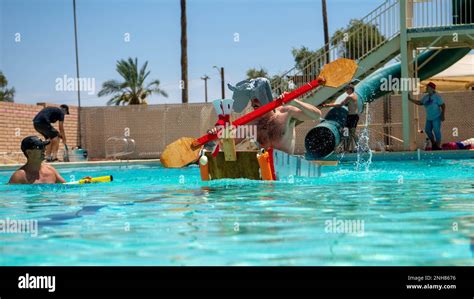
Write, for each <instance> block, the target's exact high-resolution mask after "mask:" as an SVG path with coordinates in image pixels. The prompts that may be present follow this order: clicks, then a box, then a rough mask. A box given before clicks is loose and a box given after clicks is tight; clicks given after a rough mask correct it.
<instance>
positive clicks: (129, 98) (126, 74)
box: [98, 58, 168, 106]
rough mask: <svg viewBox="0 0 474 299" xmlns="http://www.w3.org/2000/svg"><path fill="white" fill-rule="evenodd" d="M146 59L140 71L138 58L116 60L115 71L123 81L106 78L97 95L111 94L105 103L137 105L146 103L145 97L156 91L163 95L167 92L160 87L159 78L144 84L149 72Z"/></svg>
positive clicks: (166, 95) (165, 95)
mask: <svg viewBox="0 0 474 299" xmlns="http://www.w3.org/2000/svg"><path fill="white" fill-rule="evenodd" d="M147 65H148V61H146V62H145V63H144V64H143V65H142V67H141V68H140V71H138V60H137V58H135V60H133V59H132V58H128V60H124V59H122V60H119V61H117V68H116V70H117V72H118V73H119V74H120V76H122V78H123V79H124V81H123V82H119V81H117V80H108V81H105V82H104V83H103V84H102V90H101V91H99V94H98V95H99V97H101V96H105V95H113V97H112V98H111V99H110V100H109V101H108V102H107V105H112V104H115V105H117V106H118V105H120V104H122V105H125V104H129V105H138V104H147V102H146V99H147V97H148V96H149V95H151V94H153V93H156V94H159V95H162V96H164V97H168V94H167V93H166V92H165V91H163V90H162V89H161V88H160V80H154V81H152V82H150V83H148V84H147V85H146V86H145V85H144V84H145V79H146V78H147V77H148V75H149V74H150V71H147V70H146V67H147Z"/></svg>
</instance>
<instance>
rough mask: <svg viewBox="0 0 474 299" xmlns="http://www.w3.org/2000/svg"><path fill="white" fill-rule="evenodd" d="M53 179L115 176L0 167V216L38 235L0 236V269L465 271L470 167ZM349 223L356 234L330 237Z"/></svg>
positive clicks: (120, 173)
mask: <svg viewBox="0 0 474 299" xmlns="http://www.w3.org/2000/svg"><path fill="white" fill-rule="evenodd" d="M60 172H61V173H62V174H63V176H64V177H65V178H68V179H69V178H70V176H74V177H75V178H80V177H82V176H85V175H92V176H100V175H107V174H112V175H113V176H114V178H115V180H114V181H113V182H112V183H104V184H95V185H80V186H79V185H77V186H71V185H70V186H66V185H54V186H8V185H5V184H4V183H6V182H7V180H8V178H9V175H10V174H11V172H10V171H8V172H7V171H1V172H0V184H1V185H0V220H1V219H6V218H9V219H33V220H37V221H38V226H39V227H38V235H37V236H36V237H34V236H31V234H13V233H8V234H7V233H0V241H1V242H0V244H1V245H0V265H474V259H473V255H474V253H473V251H474V248H473V247H474V245H473V243H474V230H473V228H474V160H442V161H429V162H428V161H411V162H375V163H373V164H372V165H371V166H370V170H368V171H365V170H364V171H357V170H356V168H355V166H354V165H352V164H345V165H340V166H337V167H324V168H323V171H322V176H321V177H320V178H311V179H307V178H301V177H296V178H294V179H290V180H285V181H283V182H273V183H268V182H257V181H248V180H222V181H213V182H208V183H202V182H200V180H199V170H198V168H196V167H189V168H186V169H178V170H176V169H164V168H161V167H160V166H159V165H156V164H155V165H134V166H132V165H130V166H128V167H123V166H122V167H118V166H113V167H112V166H110V167H94V166H88V167H80V168H79V167H78V168H64V169H60ZM349 221H358V222H357V223H358V224H359V225H358V226H357V227H356V228H357V230H356V231H354V230H352V231H351V230H350V229H349V230H348V227H347V226H344V227H346V228H345V229H344V230H339V229H336V228H338V227H339V228H340V227H341V226H340V225H339V224H340V223H341V222H342V223H344V224H345V223H348V222H349ZM351 223H355V222H351ZM361 223H362V224H363V225H360V224H361ZM330 228H334V229H333V230H331V229H330Z"/></svg>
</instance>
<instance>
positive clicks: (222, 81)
mask: <svg viewBox="0 0 474 299" xmlns="http://www.w3.org/2000/svg"><path fill="white" fill-rule="evenodd" d="M213 68H215V69H217V71H218V72H219V73H220V74H221V90H222V99H225V88H224V68H223V67H221V68H220V69H219V68H218V67H217V66H213Z"/></svg>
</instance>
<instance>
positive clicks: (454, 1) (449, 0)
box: [407, 0, 474, 28]
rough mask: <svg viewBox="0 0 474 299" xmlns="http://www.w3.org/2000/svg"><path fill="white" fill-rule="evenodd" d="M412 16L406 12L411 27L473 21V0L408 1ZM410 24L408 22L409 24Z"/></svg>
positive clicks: (439, 25)
mask: <svg viewBox="0 0 474 299" xmlns="http://www.w3.org/2000/svg"><path fill="white" fill-rule="evenodd" d="M408 6H409V7H408V12H410V6H412V7H413V9H412V10H411V11H412V12H413V13H412V16H411V18H410V14H409V13H408V14H407V19H408V23H410V19H411V26H409V27H411V28H429V27H443V26H456V25H465V24H473V23H474V12H473V11H474V0H412V1H408ZM409 25H410V24H409Z"/></svg>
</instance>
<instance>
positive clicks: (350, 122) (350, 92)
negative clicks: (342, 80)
mask: <svg viewBox="0 0 474 299" xmlns="http://www.w3.org/2000/svg"><path fill="white" fill-rule="evenodd" d="M354 89H355V88H354V85H353V84H348V85H347V86H346V94H347V96H346V98H345V99H344V101H342V102H341V103H339V104H334V103H333V104H323V105H322V106H321V107H342V106H346V105H347V110H348V111H349V113H348V115H347V120H346V128H348V129H349V140H348V142H346V143H345V147H344V148H345V151H348V152H351V151H353V150H354V149H355V148H356V147H357V143H358V142H359V138H357V134H356V129H357V123H358V122H359V113H358V112H359V108H358V107H359V105H358V104H359V103H358V100H359V99H358V97H357V94H356V93H355V92H354Z"/></svg>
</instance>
